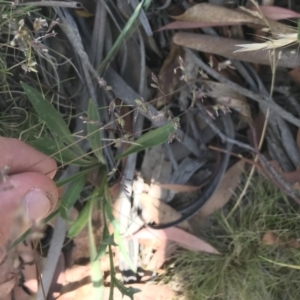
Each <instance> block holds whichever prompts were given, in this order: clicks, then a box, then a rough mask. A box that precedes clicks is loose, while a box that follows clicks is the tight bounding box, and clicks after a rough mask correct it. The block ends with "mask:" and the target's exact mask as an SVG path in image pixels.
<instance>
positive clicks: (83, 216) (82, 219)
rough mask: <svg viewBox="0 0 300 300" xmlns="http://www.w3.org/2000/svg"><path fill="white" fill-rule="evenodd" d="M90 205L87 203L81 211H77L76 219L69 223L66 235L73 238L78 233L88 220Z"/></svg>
mask: <svg viewBox="0 0 300 300" xmlns="http://www.w3.org/2000/svg"><path fill="white" fill-rule="evenodd" d="M89 213H90V207H89V203H87V204H86V205H85V207H84V208H83V209H82V211H81V212H80V213H79V215H78V217H77V219H76V221H75V222H74V223H73V224H72V225H71V227H70V229H69V231H68V237H69V238H73V237H75V236H76V235H78V234H79V233H80V232H81V231H82V230H83V228H84V227H85V226H86V225H87V223H88V220H89Z"/></svg>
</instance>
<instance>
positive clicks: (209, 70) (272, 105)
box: [185, 48, 300, 127]
mask: <svg viewBox="0 0 300 300" xmlns="http://www.w3.org/2000/svg"><path fill="white" fill-rule="evenodd" d="M185 51H186V52H187V53H188V54H189V55H191V57H193V59H194V61H195V63H196V64H197V65H198V66H199V67H200V68H201V69H203V70H204V71H205V72H206V73H207V74H208V75H210V76H211V77H213V78H215V79H216V80H218V81H220V82H222V83H224V84H226V85H228V86H229V87H230V88H231V89H232V90H234V91H236V92H237V93H239V94H241V95H244V96H246V97H248V98H251V99H252V100H254V101H257V102H259V103H261V104H265V105H268V106H269V108H270V110H271V112H272V111H273V112H274V113H276V114H278V115H279V116H280V117H282V118H283V119H285V120H287V121H288V122H290V123H292V124H294V125H295V126H297V127H300V120H299V119H298V118H296V117H294V116H293V115H292V114H291V113H289V112H287V111H285V110H284V109H283V108H282V107H281V106H279V105H278V104H276V103H274V102H271V99H270V98H268V97H265V96H260V95H258V94H256V93H253V92H251V91H249V90H247V89H245V88H243V87H241V86H239V85H238V84H236V83H234V82H232V81H230V80H228V79H226V78H225V77H223V76H222V75H221V74H219V73H218V72H217V71H215V70H213V69H212V68H210V67H209V66H208V65H207V64H206V63H204V62H203V61H202V60H201V59H200V58H199V57H197V55H195V54H194V52H193V51H191V50H190V49H188V48H185Z"/></svg>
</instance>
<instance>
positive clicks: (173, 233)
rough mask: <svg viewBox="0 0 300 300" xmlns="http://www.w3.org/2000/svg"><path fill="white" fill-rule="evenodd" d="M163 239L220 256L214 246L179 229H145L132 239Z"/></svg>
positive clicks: (193, 249)
mask: <svg viewBox="0 0 300 300" xmlns="http://www.w3.org/2000/svg"><path fill="white" fill-rule="evenodd" d="M147 238H148V239H161V240H169V241H173V242H176V243H177V244H178V245H179V246H180V247H182V248H185V249H188V250H191V251H199V252H207V253H213V254H220V252H219V251H218V250H217V249H215V248H214V247H213V246H211V245H210V244H208V243H207V242H205V241H203V240H202V239H200V238H198V237H196V236H194V235H192V234H190V233H188V232H186V231H184V230H182V229H180V228H177V227H170V228H166V229H158V230H156V229H152V228H144V229H142V230H140V231H138V232H137V233H135V234H134V235H133V236H132V237H130V239H147Z"/></svg>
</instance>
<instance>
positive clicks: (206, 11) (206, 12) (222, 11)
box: [172, 3, 295, 33]
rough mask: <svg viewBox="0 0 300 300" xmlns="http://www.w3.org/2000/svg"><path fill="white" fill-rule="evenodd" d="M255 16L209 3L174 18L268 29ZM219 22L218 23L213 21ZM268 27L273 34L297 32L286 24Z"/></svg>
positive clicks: (271, 22)
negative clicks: (258, 26) (256, 26)
mask: <svg viewBox="0 0 300 300" xmlns="http://www.w3.org/2000/svg"><path fill="white" fill-rule="evenodd" d="M257 15H258V16H256V15H254V14H253V13H251V10H248V11H245V10H243V11H242V10H234V9H228V8H225V7H223V6H220V5H213V4H209V3H200V4H196V5H194V6H192V7H191V8H189V9H187V10H186V11H185V12H184V13H183V14H182V15H179V16H172V18H173V19H175V20H177V21H184V22H203V23H210V24H211V25H210V26H214V23H215V24H217V25H216V26H218V24H220V23H223V24H224V23H225V24H226V25H241V24H248V25H251V24H253V25H260V26H262V27H266V21H265V20H263V18H262V17H260V16H259V14H257ZM212 20H217V21H215V22H214V21H212ZM268 25H269V27H270V29H271V31H272V32H273V33H292V32H294V31H295V30H294V29H293V28H291V27H289V26H286V25H284V24H281V23H278V22H275V21H272V20H268Z"/></svg>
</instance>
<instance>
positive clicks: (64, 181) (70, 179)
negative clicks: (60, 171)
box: [55, 165, 98, 188]
mask: <svg viewBox="0 0 300 300" xmlns="http://www.w3.org/2000/svg"><path fill="white" fill-rule="evenodd" d="M97 167H98V166H97V165H96V166H95V165H93V166H90V167H89V168H86V169H84V170H82V171H80V172H78V173H76V174H74V175H72V176H69V177H67V178H64V179H60V180H58V181H56V182H55V183H56V186H57V187H58V188H59V187H62V186H64V185H65V184H67V183H69V182H72V181H73V180H76V179H77V178H79V177H82V176H84V175H86V174H87V173H89V172H91V171H92V170H93V169H95V168H97Z"/></svg>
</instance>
